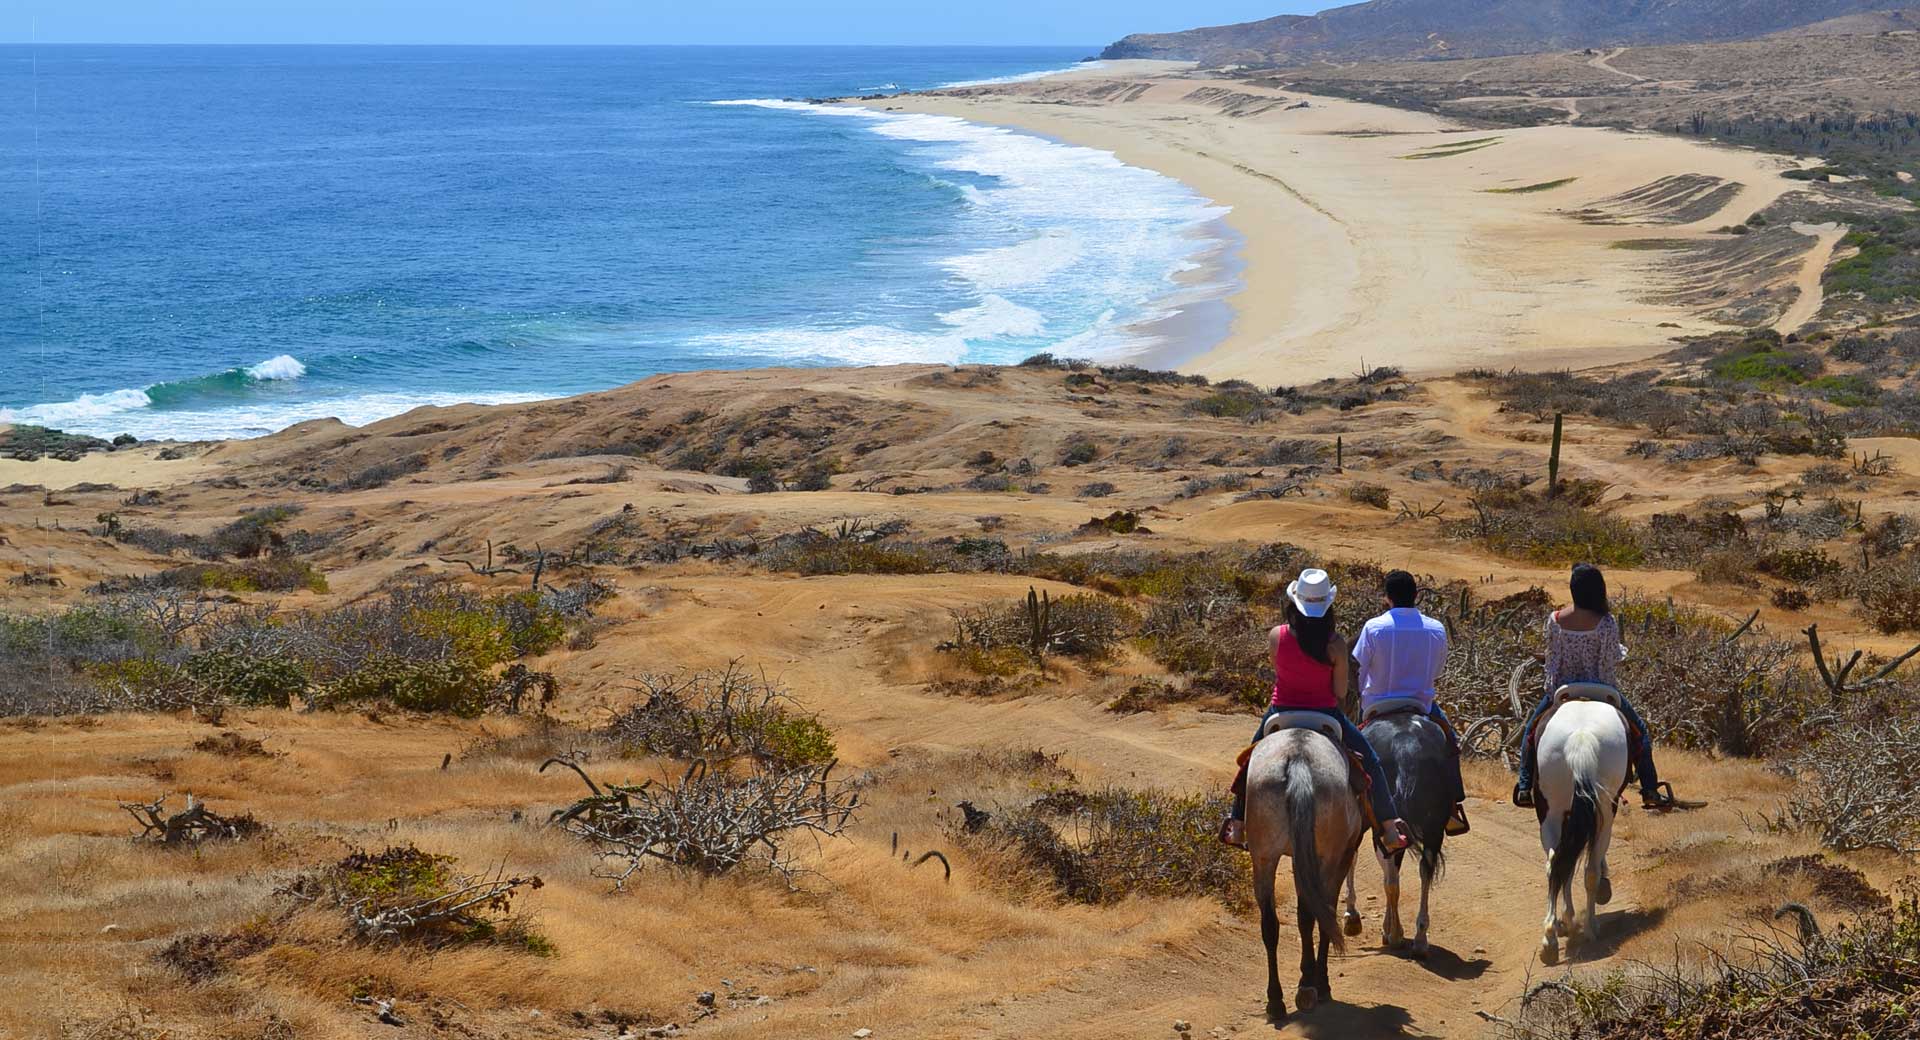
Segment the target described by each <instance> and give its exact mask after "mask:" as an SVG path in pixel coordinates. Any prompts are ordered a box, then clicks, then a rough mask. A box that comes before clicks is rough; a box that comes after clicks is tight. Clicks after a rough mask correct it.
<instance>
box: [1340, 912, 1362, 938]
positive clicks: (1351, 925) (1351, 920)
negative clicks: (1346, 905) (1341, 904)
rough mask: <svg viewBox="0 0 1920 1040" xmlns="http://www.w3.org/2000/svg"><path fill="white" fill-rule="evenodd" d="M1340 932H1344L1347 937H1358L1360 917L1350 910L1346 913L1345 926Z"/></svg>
mask: <svg viewBox="0 0 1920 1040" xmlns="http://www.w3.org/2000/svg"><path fill="white" fill-rule="evenodd" d="M1341 931H1343V932H1346V933H1347V935H1348V937H1352V936H1355V935H1359V934H1360V915H1359V914H1357V913H1355V912H1353V911H1352V910H1349V911H1347V916H1346V926H1345V927H1344V928H1342V929H1341Z"/></svg>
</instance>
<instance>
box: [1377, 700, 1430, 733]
mask: <svg viewBox="0 0 1920 1040" xmlns="http://www.w3.org/2000/svg"><path fill="white" fill-rule="evenodd" d="M1427 714H1431V713H1430V712H1428V711H1427V705H1426V702H1425V701H1422V700H1421V699H1420V698H1418V697H1382V698H1380V699H1379V700H1377V701H1374V702H1373V703H1372V704H1371V705H1369V706H1368V707H1367V709H1366V712H1365V713H1364V714H1362V715H1361V716H1360V725H1361V726H1362V727H1365V726H1366V724H1367V723H1369V722H1372V721H1373V720H1374V719H1384V718H1386V717H1388V716H1390V715H1427Z"/></svg>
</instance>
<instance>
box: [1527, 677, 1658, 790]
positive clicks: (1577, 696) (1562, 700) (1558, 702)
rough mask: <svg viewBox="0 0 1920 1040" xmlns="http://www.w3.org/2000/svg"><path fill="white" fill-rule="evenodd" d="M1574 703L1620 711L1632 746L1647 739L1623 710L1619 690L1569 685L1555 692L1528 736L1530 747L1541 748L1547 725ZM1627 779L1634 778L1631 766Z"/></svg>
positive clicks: (1602, 685)
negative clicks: (1568, 705)
mask: <svg viewBox="0 0 1920 1040" xmlns="http://www.w3.org/2000/svg"><path fill="white" fill-rule="evenodd" d="M1574 701H1585V702H1588V703H1592V704H1605V705H1607V706H1608V707H1611V708H1613V709H1614V710H1615V711H1619V712H1620V722H1621V724H1622V725H1624V726H1625V727H1626V728H1627V741H1628V743H1629V744H1630V745H1634V746H1637V745H1638V744H1639V743H1640V742H1641V741H1643V740H1645V739H1646V733H1645V732H1644V731H1642V730H1641V729H1640V727H1638V726H1635V725H1634V724H1633V719H1632V718H1630V717H1628V715H1627V713H1626V712H1625V711H1622V710H1621V708H1620V703H1621V697H1620V691H1619V690H1616V689H1614V688H1613V687H1611V686H1608V685H1606V684H1605V683H1568V684H1566V685H1565V686H1562V687H1560V688H1559V689H1557V690H1555V691H1553V703H1552V705H1550V706H1549V707H1548V708H1547V710H1546V711H1545V712H1543V713H1541V715H1540V721H1539V722H1538V723H1536V724H1535V725H1534V727H1533V732H1531V733H1529V734H1527V742H1528V746H1529V747H1534V748H1538V747H1539V746H1540V734H1542V733H1545V732H1546V731H1547V723H1549V722H1552V721H1553V717H1554V716H1555V715H1557V714H1559V712H1560V709H1561V708H1563V707H1565V706H1566V705H1567V704H1568V703H1570V702H1574ZM1536 753H1537V752H1536ZM1627 777H1628V779H1629V780H1631V779H1632V777H1633V767H1632V765H1631V764H1629V765H1628V767H1627Z"/></svg>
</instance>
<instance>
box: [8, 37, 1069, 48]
mask: <svg viewBox="0 0 1920 1040" xmlns="http://www.w3.org/2000/svg"><path fill="white" fill-rule="evenodd" d="M1083 46H1098V47H1104V46H1105V44H1086V43H577V42H566V43H500V42H492V43H462V42H438V43H429V42H419V41H404V42H403V41H394V40H386V41H372V42H359V41H339V40H335V41H329V42H326V43H307V42H300V41H290V40H248V41H238V42H237V41H231V40H228V41H196V40H159V41H155V40H148V41H127V40H51V41H50V40H8V39H0V47H499V48H510V47H578V48H599V49H603V50H604V49H618V48H640V47H688V48H714V49H718V48H723V47H731V48H739V49H754V50H798V49H804V48H813V47H843V48H848V49H854V48H864V49H871V50H883V49H901V48H908V47H922V48H924V47H947V48H969V49H980V50H985V49H988V48H997V49H1014V48H1029V49H1034V50H1038V49H1040V48H1070V47H1083Z"/></svg>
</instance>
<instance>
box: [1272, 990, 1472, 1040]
mask: <svg viewBox="0 0 1920 1040" xmlns="http://www.w3.org/2000/svg"><path fill="white" fill-rule="evenodd" d="M1274 1029H1275V1030H1276V1031H1278V1030H1281V1029H1295V1030H1298V1031H1299V1034H1300V1035H1301V1036H1306V1037H1314V1038H1316V1040H1351V1038H1353V1037H1366V1038H1367V1040H1373V1038H1375V1037H1379V1038H1381V1040H1389V1038H1397V1040H1440V1038H1439V1037H1438V1036H1436V1035H1435V1034H1432V1033H1422V1032H1418V1031H1416V1030H1415V1029H1414V1028H1413V1016H1412V1015H1411V1014H1409V1013H1408V1012H1407V1009H1406V1008H1403V1007H1400V1006H1398V1005H1396V1004H1374V1005H1372V1006H1370V1007H1360V1006H1358V1005H1355V1004H1342V1003H1341V1002H1339V1001H1338V1000H1335V1001H1334V1002H1333V1003H1331V1004H1322V1005H1320V1006H1319V1007H1317V1008H1314V1009H1313V1010H1312V1011H1306V1012H1301V1011H1295V1012H1293V1013H1292V1014H1290V1015H1288V1016H1287V1019H1286V1021H1284V1022H1278V1023H1275V1024H1274Z"/></svg>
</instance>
